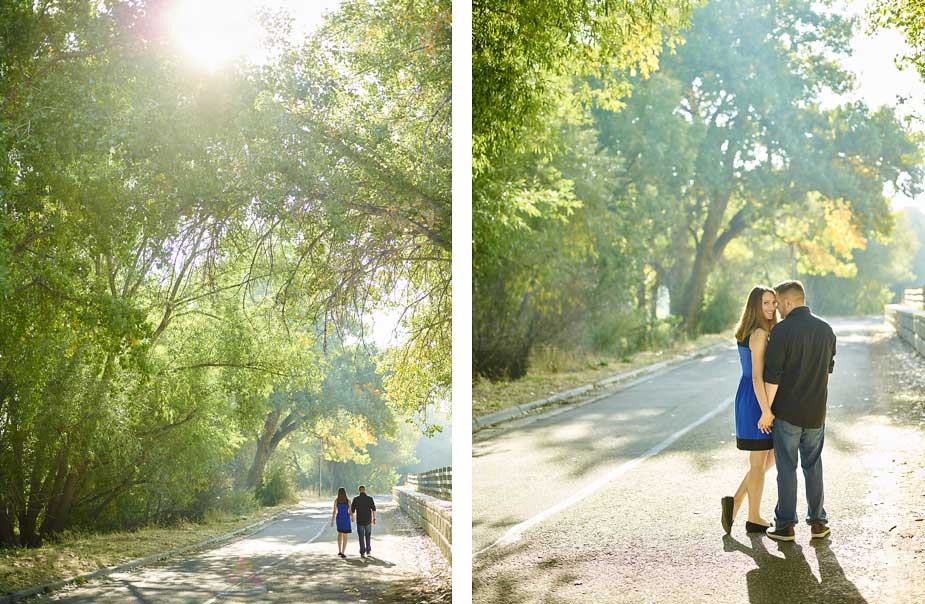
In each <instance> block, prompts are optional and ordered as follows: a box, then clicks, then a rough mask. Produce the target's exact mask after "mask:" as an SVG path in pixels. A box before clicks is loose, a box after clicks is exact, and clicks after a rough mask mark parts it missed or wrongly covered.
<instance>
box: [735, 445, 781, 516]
mask: <svg viewBox="0 0 925 604" xmlns="http://www.w3.org/2000/svg"><path fill="white" fill-rule="evenodd" d="M762 455H765V456H766V457H765V460H764V468H763V472H756V474H758V475H760V476H761V489H760V490H759V492H758V494H757V502H758V503H757V504H758V505H759V506H760V504H761V492H762V491H763V490H764V473H765V472H767V471H768V470H770V469H771V468H773V467H774V451H773V450H770V451H752V452H751V453H749V471H748V472H746V473H745V476H743V477H742V482H741V483H739V488H738V489H737V490H736V492H735V495H733V496H732V518H733V520H735V517H736V515H737V514H738V513H739V510H740V509H741V508H742V504H743V503H745V496H746V495H747V494H748V486H749V477H750V476H751V474H752V471H751V468H752V467H754V465H753V464H752V456H757V457H758V458H760V457H761V456H762ZM750 507H751V506H750V505H749V508H750ZM756 516H757V517H758V518H760V517H761V514H760V513H758V514H756ZM749 522H755V520H752V515H751V509H749ZM760 524H767V522H766V521H764V520H762V521H761V522H760Z"/></svg>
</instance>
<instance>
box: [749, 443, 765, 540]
mask: <svg viewBox="0 0 925 604" xmlns="http://www.w3.org/2000/svg"><path fill="white" fill-rule="evenodd" d="M769 453H770V451H752V452H751V453H749V455H748V462H749V469H748V476H747V479H746V491H747V492H748V521H749V522H754V523H755V524H764V525H767V524H768V521H767V520H765V519H764V518H762V517H761V495H762V493H763V492H764V474H765V472H767V470H768V455H769Z"/></svg>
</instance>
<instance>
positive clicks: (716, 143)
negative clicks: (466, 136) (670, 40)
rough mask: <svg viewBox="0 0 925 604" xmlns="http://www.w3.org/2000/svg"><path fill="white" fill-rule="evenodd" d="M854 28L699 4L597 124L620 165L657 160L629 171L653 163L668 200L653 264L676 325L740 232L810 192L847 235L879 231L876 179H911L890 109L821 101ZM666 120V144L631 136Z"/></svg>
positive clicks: (907, 142)
mask: <svg viewBox="0 0 925 604" xmlns="http://www.w3.org/2000/svg"><path fill="white" fill-rule="evenodd" d="M854 25H855V24H854V22H853V21H852V20H849V19H846V18H844V17H842V16H840V15H838V14H837V13H832V12H829V11H822V10H821V9H819V8H818V7H816V6H815V5H813V4H812V3H810V2H796V3H794V2H789V3H786V4H770V5H768V4H764V3H755V2H751V1H735V0H720V1H717V2H713V3H710V4H709V5H707V6H704V7H702V8H700V9H698V10H696V11H695V13H694V16H693V25H692V27H691V29H690V31H689V32H687V34H686V42H685V44H684V45H683V46H682V47H680V48H679V50H678V53H677V54H676V55H674V56H671V57H668V58H666V59H665V60H664V61H663V63H662V69H661V70H660V71H659V74H658V76H657V77H655V78H652V79H651V80H649V81H644V82H639V84H638V85H637V90H638V91H639V94H638V95H637V96H636V97H635V98H633V99H631V100H630V101H629V103H630V104H631V105H633V104H635V103H639V106H638V108H635V109H631V110H629V111H627V112H624V113H620V114H609V115H606V116H604V117H603V119H600V120H599V121H598V127H599V128H600V130H601V133H602V142H603V143H604V144H606V145H607V146H608V148H609V149H610V150H611V152H612V153H613V154H615V155H617V156H619V157H621V158H623V159H624V161H625V162H626V163H627V164H628V165H639V164H651V163H652V162H664V164H665V165H663V166H661V167H653V169H652V170H651V171H650V170H649V169H648V165H646V167H644V168H642V169H641V170H640V172H641V173H642V174H643V175H644V176H642V178H640V180H638V181H637V182H638V186H642V185H643V184H644V183H645V182H646V180H645V178H646V177H647V176H649V174H650V172H651V173H654V174H653V175H659V174H660V175H661V177H660V182H658V183H657V184H656V186H657V187H658V191H659V195H661V196H665V197H666V198H667V199H670V200H671V205H672V206H673V208H674V214H673V217H674V225H673V227H672V241H671V248H670V254H669V255H668V257H669V258H671V259H673V260H672V262H671V264H670V266H667V267H665V268H664V270H665V271H666V272H667V273H668V276H667V279H666V282H667V283H669V284H671V287H672V292H671V293H672V296H671V298H672V312H673V314H677V315H679V316H681V317H682V318H683V320H684V322H685V325H686V327H687V329H688V330H695V329H696V328H697V326H698V319H699V313H700V311H701V308H702V305H703V300H704V293H705V289H706V284H707V279H708V277H709V275H710V274H711V272H712V270H713V269H714V267H715V266H716V263H717V261H718V260H719V259H720V258H722V256H723V253H724V251H725V249H726V247H727V246H728V245H729V243H730V242H731V241H733V240H734V239H735V238H737V237H739V236H741V235H742V234H743V233H745V232H746V231H747V230H748V229H750V228H753V227H755V226H756V225H760V224H761V223H767V222H768V221H772V222H773V221H775V220H778V219H780V218H781V217H782V216H781V212H782V211H783V208H788V207H791V208H804V209H805V211H806V212H807V216H809V215H810V214H811V213H812V211H813V209H812V208H813V206H812V205H811V204H809V203H808V200H809V198H810V196H812V195H820V196H822V197H823V198H825V199H826V200H828V203H829V204H843V206H841V207H844V208H845V209H846V210H847V211H849V212H850V216H851V223H852V224H853V225H855V226H856V227H857V228H858V229H859V231H860V232H864V233H868V232H870V233H884V234H885V233H887V232H889V229H890V228H891V216H890V212H889V203H888V200H887V198H886V197H885V195H884V185H886V184H890V185H892V186H893V188H894V189H895V190H900V191H903V192H905V193H907V194H910V195H912V194H914V193H915V192H916V191H917V190H918V189H919V187H920V183H921V165H920V161H919V160H920V157H921V150H920V148H919V142H918V140H917V138H916V137H915V136H914V135H912V134H911V133H910V132H908V131H907V130H906V129H905V128H904V126H903V125H902V123H901V122H900V120H899V119H898V118H897V117H896V115H895V113H894V112H893V111H892V110H891V109H890V108H881V109H878V110H877V111H870V110H869V109H868V108H867V107H866V106H864V105H863V104H862V103H849V104H845V105H842V106H838V107H835V108H833V109H825V108H824V107H822V106H821V105H820V100H821V95H822V94H823V93H825V92H831V93H843V92H846V91H847V90H849V89H850V87H851V85H852V81H851V78H850V76H849V75H848V74H847V73H846V72H845V71H844V70H843V69H842V68H840V67H839V66H838V63H837V60H836V59H835V57H837V56H840V55H844V54H846V53H847V52H848V48H849V41H850V36H851V33H852V31H853V27H854ZM730 49H732V52H730ZM627 120H631V121H627ZM665 124H670V125H671V126H670V128H671V129H675V130H677V131H678V132H679V134H677V135H674V136H673V138H672V141H673V142H674V143H675V146H674V148H673V149H672V152H671V153H670V154H668V155H666V154H664V153H662V152H661V151H660V150H659V148H660V147H661V146H662V144H663V143H662V141H661V140H656V139H654V138H649V137H648V136H645V135H642V136H641V135H640V134H641V133H649V132H651V131H662V130H665V129H666V126H665ZM637 178H639V177H637ZM798 220H799V219H798Z"/></svg>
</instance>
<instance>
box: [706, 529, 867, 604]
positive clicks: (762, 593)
mask: <svg viewBox="0 0 925 604" xmlns="http://www.w3.org/2000/svg"><path fill="white" fill-rule="evenodd" d="M749 538H750V539H751V547H748V546H747V545H745V544H744V543H742V542H741V541H737V540H736V539H734V538H733V537H731V536H730V535H724V536H723V550H724V551H727V552H741V553H743V554H746V555H748V556H749V557H751V558H752V559H753V560H754V561H755V564H757V565H758V568H756V569H754V570H750V571H748V572H747V573H746V574H745V580H746V583H747V585H748V601H749V602H750V604H779V603H780V602H793V603H801V602H807V603H809V602H812V603H814V604H815V603H829V602H831V603H832V604H835V603H838V604H868V603H867V600H866V599H865V598H864V596H862V595H861V592H859V591H858V588H857V587H856V586H855V585H854V583H852V582H851V581H850V580H848V578H847V577H846V576H845V571H844V570H843V569H842V567H841V565H840V564H839V563H838V558H836V557H835V553H834V552H833V551H832V549H831V548H830V547H829V542H828V539H813V540H812V541H811V542H810V546H811V547H812V548H813V549H814V550H815V552H816V560H817V561H818V562H819V579H816V576H815V575H814V574H813V572H812V569H811V568H810V566H809V562H808V561H807V560H806V556H805V555H804V554H803V546H801V545H800V544H798V543H795V542H775V545H777V548H778V551H779V552H780V553H781V554H783V558H781V557H780V556H777V555H774V554H772V553H771V552H769V551H768V549H767V547H766V546H765V543H766V541H765V537H764V536H761V535H750V536H749Z"/></svg>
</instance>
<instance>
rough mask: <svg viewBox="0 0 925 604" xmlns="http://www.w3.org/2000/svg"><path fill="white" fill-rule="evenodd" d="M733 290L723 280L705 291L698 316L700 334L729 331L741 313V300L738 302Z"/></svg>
mask: <svg viewBox="0 0 925 604" xmlns="http://www.w3.org/2000/svg"><path fill="white" fill-rule="evenodd" d="M734 289H735V288H734V287H732V285H731V284H730V283H729V282H728V281H727V280H725V279H724V280H723V281H721V282H718V283H716V284H715V286H714V287H711V288H710V289H709V290H708V291H707V295H706V299H705V300H704V305H703V312H702V313H701V315H700V325H699V327H700V331H701V332H703V333H719V332H721V331H723V330H724V329H729V327H731V326H732V325H733V324H734V323H735V322H736V319H738V318H739V313H740V312H741V311H742V304H743V300H739V299H738V298H737V297H736V296H735V295H734V294H733V291H734Z"/></svg>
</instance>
